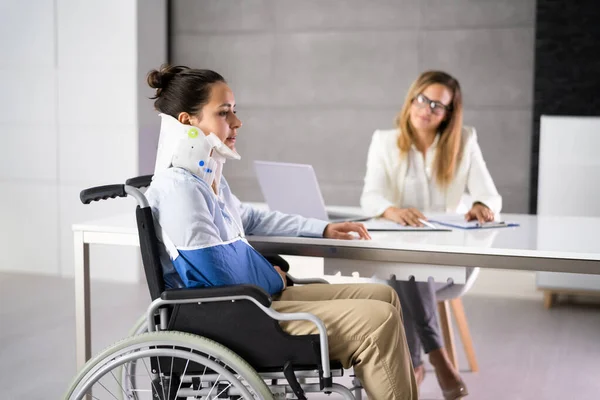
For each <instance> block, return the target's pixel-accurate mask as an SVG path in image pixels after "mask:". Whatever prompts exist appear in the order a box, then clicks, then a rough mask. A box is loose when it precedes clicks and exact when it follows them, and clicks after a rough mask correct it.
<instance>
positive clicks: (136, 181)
mask: <svg viewBox="0 0 600 400" xmlns="http://www.w3.org/2000/svg"><path fill="white" fill-rule="evenodd" d="M152 176H153V175H142V176H136V177H135V178H130V179H127V181H125V184H126V185H129V186H133V187H134V188H137V189H141V188H145V187H148V186H150V183H152Z"/></svg>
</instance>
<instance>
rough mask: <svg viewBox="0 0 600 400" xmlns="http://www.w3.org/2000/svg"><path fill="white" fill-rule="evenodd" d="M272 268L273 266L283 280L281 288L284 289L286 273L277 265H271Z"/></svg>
mask: <svg viewBox="0 0 600 400" xmlns="http://www.w3.org/2000/svg"><path fill="white" fill-rule="evenodd" d="M273 268H275V271H277V273H278V274H279V275H281V280H282V281H283V288H284V289H285V288H286V287H287V275H286V274H285V272H283V271H282V270H281V268H279V267H278V266H277V265H273Z"/></svg>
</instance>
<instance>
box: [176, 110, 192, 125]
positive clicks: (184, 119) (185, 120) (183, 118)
mask: <svg viewBox="0 0 600 400" xmlns="http://www.w3.org/2000/svg"><path fill="white" fill-rule="evenodd" d="M177 120H178V121H179V122H180V123H182V124H184V125H191V123H190V114H188V113H186V112H182V113H179V115H178V116H177Z"/></svg>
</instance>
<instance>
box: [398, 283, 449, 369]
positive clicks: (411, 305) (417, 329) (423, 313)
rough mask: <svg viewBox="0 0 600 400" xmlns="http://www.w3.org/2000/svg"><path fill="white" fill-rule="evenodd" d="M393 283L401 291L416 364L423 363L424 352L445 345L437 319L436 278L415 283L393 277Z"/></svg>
mask: <svg viewBox="0 0 600 400" xmlns="http://www.w3.org/2000/svg"><path fill="white" fill-rule="evenodd" d="M390 284H391V285H392V287H393V288H394V289H395V290H396V292H397V293H398V296H399V297H400V303H401V305H402V313H403V315H404V330H405V331H406V341H407V342H408V348H409V350H410V357H411V359H412V362H413V367H415V368H416V367H418V366H420V365H421V364H423V360H422V358H421V354H422V349H423V350H425V353H429V352H431V351H433V350H437V349H439V348H442V347H444V342H443V340H442V337H441V335H440V327H439V325H438V320H437V300H436V297H435V292H436V287H435V283H434V281H433V280H430V281H429V282H416V281H415V279H414V278H411V279H410V280H408V281H396V280H395V279H392V280H391V282H390Z"/></svg>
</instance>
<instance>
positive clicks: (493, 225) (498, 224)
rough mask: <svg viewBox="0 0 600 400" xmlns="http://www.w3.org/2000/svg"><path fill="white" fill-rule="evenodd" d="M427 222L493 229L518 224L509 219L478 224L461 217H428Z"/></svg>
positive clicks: (467, 227)
mask: <svg viewBox="0 0 600 400" xmlns="http://www.w3.org/2000/svg"><path fill="white" fill-rule="evenodd" d="M429 222H432V223H434V224H437V225H442V226H448V227H450V228H457V229H494V228H513V227H517V226H519V224H518V223H516V222H509V221H491V222H484V223H483V224H480V223H479V222H478V221H465V220H464V219H462V217H454V218H453V217H449V218H437V219H430V220H429Z"/></svg>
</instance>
